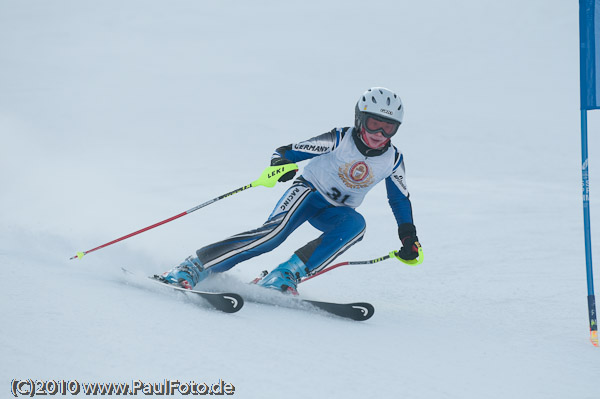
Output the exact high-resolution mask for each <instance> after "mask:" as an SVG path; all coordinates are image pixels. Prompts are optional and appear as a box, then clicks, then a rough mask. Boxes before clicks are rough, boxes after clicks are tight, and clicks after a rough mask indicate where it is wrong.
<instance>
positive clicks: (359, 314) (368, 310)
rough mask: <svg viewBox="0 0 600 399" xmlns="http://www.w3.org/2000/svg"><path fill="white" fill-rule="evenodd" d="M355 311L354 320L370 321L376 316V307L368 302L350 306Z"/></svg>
mask: <svg viewBox="0 0 600 399" xmlns="http://www.w3.org/2000/svg"><path fill="white" fill-rule="evenodd" d="M350 305H351V306H352V309H354V310H355V311H354V312H353V313H352V317H351V319H352V320H357V321H364V320H369V319H370V318H371V317H373V315H374V314H375V307H374V306H373V305H371V304H370V303H367V302H357V303H352V304H350Z"/></svg>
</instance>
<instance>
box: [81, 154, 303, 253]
mask: <svg viewBox="0 0 600 399" xmlns="http://www.w3.org/2000/svg"><path fill="white" fill-rule="evenodd" d="M291 170H298V165H296V164H295V163H290V164H286V165H280V166H269V167H268V168H266V169H265V170H264V171H263V172H262V174H261V175H260V177H259V178H258V179H256V180H255V181H253V182H252V183H250V184H248V185H245V186H243V187H240V188H238V189H236V190H233V191H230V192H228V193H227V194H223V195H220V196H218V197H216V198H213V199H211V200H209V201H206V202H205V203H203V204H200V205H197V206H195V207H193V208H191V209H188V210H187V211H185V212H181V213H179V214H177V215H175V216H172V217H170V218H168V219H165V220H163V221H161V222H158V223H155V224H153V225H151V226H148V227H144V228H143V229H140V230H138V231H134V232H133V233H130V234H127V235H125V236H123V237H120V238H117V239H116V240H112V241H110V242H107V243H106V244H102V245H100V246H98V247H96V248H92V249H88V250H87V251H82V252H77V254H75V255H74V256H72V257H71V258H69V260H71V259H75V258H77V259H81V258H83V257H84V256H85V255H87V254H89V253H90V252H94V251H97V250H99V249H102V248H105V247H108V246H109V245H112V244H115V243H117V242H119V241H123V240H125V239H127V238H129V237H133V236H135V235H138V234H140V233H143V232H144V231H148V230H151V229H153V228H155V227H158V226H160V225H163V224H165V223H169V222H171V221H173V220H175V219H179V218H180V217H182V216H185V215H189V214H190V213H192V212H194V211H197V210H198V209H200V208H204V207H205V206H207V205H210V204H212V203H214V202H217V201H219V200H222V199H223V198H227V197H229V196H232V195H234V194H237V193H239V192H242V191H244V190H247V189H249V188H251V187H256V186H265V187H274V186H275V184H276V183H277V180H279V178H280V177H281V176H282V175H283V174H285V173H287V172H289V171H291Z"/></svg>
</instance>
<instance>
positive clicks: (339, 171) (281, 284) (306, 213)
mask: <svg viewBox="0 0 600 399" xmlns="http://www.w3.org/2000/svg"><path fill="white" fill-rule="evenodd" d="M403 115H404V109H403V106H402V101H401V100H400V97H399V96H397V95H396V94H394V93H393V92H391V91H390V90H388V89H385V88H382V87H374V88H371V89H369V90H367V91H366V92H365V93H364V94H363V95H362V96H361V97H360V98H359V100H358V102H357V103H356V107H355V121H354V127H344V128H335V129H333V130H331V131H330V132H328V133H324V134H321V135H319V136H316V137H313V138H311V139H309V140H306V141H302V142H299V143H296V144H289V145H286V146H283V147H279V148H277V149H276V150H275V153H274V154H273V155H272V158H271V165H272V166H273V165H285V164H289V163H294V162H300V161H304V160H307V159H310V162H309V163H308V165H306V167H305V168H304V172H303V173H302V175H301V176H299V177H298V178H297V179H296V180H295V181H294V182H293V183H292V186H291V187H290V188H289V189H288V190H287V191H286V192H285V194H284V195H283V196H282V197H281V199H280V200H279V202H278V203H277V205H276V206H275V209H274V210H273V212H272V213H271V214H270V215H269V217H268V219H267V221H266V222H265V223H264V224H263V225H262V226H261V227H259V228H257V229H255V230H251V231H246V232H243V233H240V234H237V235H234V236H232V237H229V238H227V239H225V240H223V241H219V242H216V243H214V244H210V245H207V246H205V247H202V248H200V249H199V250H197V251H196V255H195V256H190V257H188V258H187V259H186V260H184V261H183V262H182V263H181V264H180V265H178V266H176V267H174V268H173V269H171V270H170V271H168V272H165V273H163V274H162V276H157V278H158V279H160V280H161V281H163V282H166V283H169V284H175V285H178V286H181V287H183V288H187V289H192V288H193V287H194V286H195V285H196V284H197V283H198V282H199V281H201V280H203V279H205V278H206V277H207V276H208V275H210V274H211V273H220V272H224V271H226V270H229V269H231V268H232V267H234V266H235V265H237V264H238V263H240V262H242V261H244V260H247V259H250V258H252V257H255V256H258V255H260V254H263V253H265V252H269V251H271V250H273V249H274V248H276V247H277V246H278V245H279V244H281V243H282V242H283V241H284V240H285V239H286V238H287V237H288V236H289V235H290V234H291V233H292V232H293V231H294V230H295V229H296V228H297V227H299V226H300V225H301V224H303V223H304V222H306V221H308V222H309V223H310V224H311V225H312V226H313V227H315V228H316V229H318V230H320V231H322V232H323V234H321V236H320V237H318V238H317V239H315V240H313V241H311V242H309V243H307V244H306V245H304V246H303V247H302V248H300V249H298V250H297V251H296V252H295V253H294V254H293V255H292V256H291V258H290V259H288V260H287V261H285V262H283V263H281V264H280V265H279V266H277V267H276V268H275V269H273V270H272V271H271V272H270V273H269V274H268V275H267V276H266V277H264V278H263V279H262V280H260V281H259V282H258V284H259V285H261V286H263V287H267V288H273V289H277V290H281V291H284V292H290V293H292V294H297V291H296V287H297V284H298V282H299V281H300V280H301V279H302V278H304V277H307V276H310V275H313V274H315V273H318V272H319V271H320V270H323V269H324V268H325V267H326V266H327V265H328V264H330V263H331V262H332V261H333V260H334V259H335V258H336V257H338V256H339V255H340V254H342V253H343V252H344V251H346V250H347V249H348V248H350V247H351V246H352V245H354V244H356V243H357V242H358V241H360V240H361V239H362V238H363V235H364V233H365V226H366V225H365V219H364V218H363V216H362V215H361V214H360V213H358V212H357V211H356V210H355V208H356V207H358V206H359V205H360V204H361V202H362V201H363V199H364V197H365V195H366V194H367V192H368V191H369V190H370V189H372V188H373V187H374V186H375V184H377V183H379V182H380V181H382V180H384V179H385V184H386V188H387V196H388V202H389V204H390V206H391V208H392V211H393V214H394V216H395V219H396V221H397V223H398V236H399V238H400V241H401V243H402V248H401V249H400V251H398V252H397V254H398V256H399V257H401V258H402V259H405V260H413V259H416V258H417V257H418V256H419V253H418V251H419V248H420V244H419V242H418V238H417V231H416V228H415V226H414V223H413V216H412V206H411V203H410V200H409V194H408V190H407V187H406V181H405V177H404V174H405V168H404V161H403V156H402V153H401V152H400V151H398V149H397V148H396V147H395V146H393V145H392V144H391V142H390V139H391V138H392V136H394V135H395V134H396V132H397V131H398V128H399V127H400V124H401V123H402V118H403ZM295 175H296V170H294V171H290V172H287V173H286V174H284V175H283V176H282V177H281V178H280V179H279V181H280V182H285V181H289V180H291V179H293V178H294V176H295Z"/></svg>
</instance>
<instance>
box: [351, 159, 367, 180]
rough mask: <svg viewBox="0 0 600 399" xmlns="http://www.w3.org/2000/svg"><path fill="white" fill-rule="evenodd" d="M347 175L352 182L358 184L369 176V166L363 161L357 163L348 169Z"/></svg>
mask: <svg viewBox="0 0 600 399" xmlns="http://www.w3.org/2000/svg"><path fill="white" fill-rule="evenodd" d="M349 175H350V176H349V177H350V179H352V181H355V182H357V183H359V182H361V181H363V180H365V179H366V178H367V176H369V166H368V165H367V164H366V163H364V162H363V161H360V162H357V163H355V164H354V165H352V166H351V167H350V173H349Z"/></svg>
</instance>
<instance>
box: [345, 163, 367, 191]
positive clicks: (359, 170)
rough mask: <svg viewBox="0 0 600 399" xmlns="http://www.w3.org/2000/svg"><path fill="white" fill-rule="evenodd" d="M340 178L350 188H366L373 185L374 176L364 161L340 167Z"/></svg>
mask: <svg viewBox="0 0 600 399" xmlns="http://www.w3.org/2000/svg"><path fill="white" fill-rule="evenodd" d="M338 176H339V177H340V179H342V181H343V182H344V184H345V185H346V187H348V188H365V187H368V186H370V185H371V184H373V174H372V173H371V170H370V169H369V165H367V163H366V162H364V161H356V162H348V163H347V164H345V165H344V166H340V168H339V171H338Z"/></svg>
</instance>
